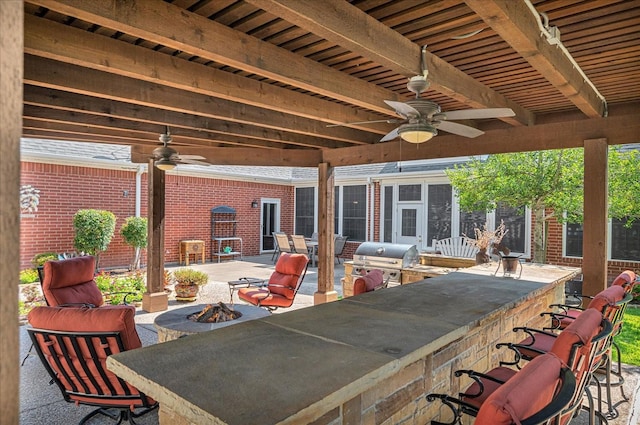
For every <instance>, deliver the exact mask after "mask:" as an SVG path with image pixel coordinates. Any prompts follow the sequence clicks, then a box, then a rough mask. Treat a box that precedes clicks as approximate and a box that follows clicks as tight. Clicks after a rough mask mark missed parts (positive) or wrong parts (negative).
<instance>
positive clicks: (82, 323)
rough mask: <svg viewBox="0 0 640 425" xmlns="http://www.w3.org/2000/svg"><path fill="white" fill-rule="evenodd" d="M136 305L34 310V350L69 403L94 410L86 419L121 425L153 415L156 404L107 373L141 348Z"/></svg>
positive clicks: (31, 321) (30, 332) (29, 318)
mask: <svg viewBox="0 0 640 425" xmlns="http://www.w3.org/2000/svg"><path fill="white" fill-rule="evenodd" d="M135 312H136V309H135V307H133V306H124V305H119V306H104V307H100V308H90V307H36V308H34V309H32V310H31V311H30V312H29V315H28V320H29V324H30V325H31V326H32V327H31V328H29V329H27V331H28V333H29V336H30V338H31V340H32V342H33V345H34V347H35V349H36V351H37V353H38V356H39V357H40V360H41V361H42V364H43V365H44V367H45V369H46V370H47V372H48V373H49V375H50V376H51V379H52V381H53V382H55V383H56V384H57V385H58V388H60V391H61V392H62V396H63V397H64V399H65V401H68V402H70V403H74V404H85V405H89V406H96V407H98V409H96V410H93V411H92V412H91V413H89V414H88V415H87V416H85V417H84V418H83V419H82V420H81V422H80V424H84V423H85V422H86V421H88V420H89V419H91V418H93V417H94V416H96V415H98V414H101V415H105V416H108V417H110V418H112V419H114V420H117V421H118V423H121V422H122V421H129V422H130V423H134V421H133V419H134V418H137V417H140V416H142V415H145V414H147V413H149V412H150V411H152V410H154V409H156V408H157V407H158V403H157V402H156V401H155V400H153V399H152V398H150V397H147V396H146V395H145V394H143V393H142V392H140V391H138V390H137V389H136V388H135V387H133V386H131V385H129V384H128V383H127V382H126V381H124V380H123V379H121V378H119V377H118V376H116V375H115V374H114V373H113V372H111V371H109V370H108V369H107V368H106V361H107V357H109V356H110V355H112V354H116V353H119V352H122V351H126V350H133V349H136V348H140V347H141V346H142V343H141V341H140V338H139V337H138V333H137V331H136V327H135V322H134V316H135Z"/></svg>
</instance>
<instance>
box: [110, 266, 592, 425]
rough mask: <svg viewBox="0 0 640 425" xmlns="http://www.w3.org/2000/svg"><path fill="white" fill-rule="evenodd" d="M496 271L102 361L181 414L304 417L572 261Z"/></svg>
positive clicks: (458, 332)
mask: <svg viewBox="0 0 640 425" xmlns="http://www.w3.org/2000/svg"><path fill="white" fill-rule="evenodd" d="M494 271H495V265H493V266H476V267H472V268H469V269H463V270H459V271H457V272H453V273H451V274H448V275H445V276H440V277H434V278H431V279H427V280H425V281H421V282H416V283H412V284H408V285H403V286H397V287H393V288H388V289H384V290H381V291H375V292H370V293H366V294H362V295H359V296H357V297H351V298H347V299H344V300H341V301H337V302H332V303H327V304H321V305H317V306H314V307H310V308H305V309H300V310H295V311H291V312H287V313H283V314H277V315H271V316H269V317H266V318H262V319H257V320H253V321H249V322H245V323H239V324H237V325H234V326H230V327H225V328H222V329H217V330H215V331H211V332H204V333H199V334H196V335H189V336H187V337H184V338H180V339H178V340H175V341H170V342H166V343H162V344H156V345H153V346H149V347H145V348H141V349H138V350H133V351H128V352H124V353H121V354H117V355H115V356H112V357H110V358H109V359H108V361H107V364H108V367H109V369H111V370H112V371H114V372H115V373H116V374H117V375H119V376H120V377H122V378H124V379H125V380H127V381H128V382H130V383H131V384H133V385H135V386H136V387H138V388H139V389H140V390H141V391H143V392H145V393H147V394H148V395H150V396H152V397H153V398H155V399H156V400H158V401H159V402H160V403H161V405H164V407H166V408H168V409H170V410H171V411H172V412H173V413H175V414H176V415H178V416H179V417H182V418H184V419H185V420H186V421H190V422H193V423H212V424H229V425H248V424H261V425H265V424H277V423H296V424H299V423H309V422H312V421H314V420H316V419H317V418H318V417H319V416H318V415H319V414H321V412H328V411H329V410H331V409H335V408H336V407H337V406H340V405H341V403H344V402H345V401H346V400H349V399H351V398H352V397H354V396H355V395H357V394H359V393H361V392H362V391H363V390H365V389H367V388H371V387H372V386H374V385H376V383H377V382H380V381H381V380H383V379H385V378H386V377H388V376H390V375H391V374H393V373H397V371H398V369H400V368H402V367H404V366H406V365H408V364H410V363H411V362H413V361H415V360H416V359H419V358H421V357H424V356H425V354H427V353H432V352H434V351H435V350H438V349H440V348H442V347H444V346H445V345H447V344H449V343H451V342H452V341H455V340H456V339H459V338H461V337H462V336H463V335H464V334H465V333H466V332H467V331H468V330H469V328H470V327H474V326H477V324H478V323H479V322H480V321H481V320H482V319H483V318H484V317H486V316H488V315H490V314H493V313H495V312H496V311H500V310H501V309H505V308H509V306H513V305H516V304H517V303H519V302H522V300H524V299H529V298H530V297H535V296H536V293H537V292H538V291H540V290H541V289H542V288H545V287H547V286H548V285H550V284H558V283H563V282H565V281H567V280H569V279H571V278H572V277H574V276H575V275H576V274H577V273H579V271H580V269H577V268H571V267H556V266H545V265H533V264H526V265H524V271H523V273H522V277H521V278H520V279H509V278H501V277H499V276H500V275H499V276H498V277H494V276H493V272H494ZM161 418H162V417H161ZM185 423H188V422H185Z"/></svg>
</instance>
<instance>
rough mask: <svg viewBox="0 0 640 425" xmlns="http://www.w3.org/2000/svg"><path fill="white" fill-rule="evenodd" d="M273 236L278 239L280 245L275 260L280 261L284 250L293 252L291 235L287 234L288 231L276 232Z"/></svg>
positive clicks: (277, 243)
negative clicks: (290, 240)
mask: <svg viewBox="0 0 640 425" xmlns="http://www.w3.org/2000/svg"><path fill="white" fill-rule="evenodd" d="M273 237H274V239H275V241H276V245H277V246H278V251H277V254H276V256H275V261H278V258H279V257H280V254H282V253H283V252H288V253H292V252H293V249H292V248H291V244H290V243H289V237H288V236H287V234H286V233H274V234H273ZM272 259H273V258H272Z"/></svg>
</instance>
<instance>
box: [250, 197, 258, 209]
mask: <svg viewBox="0 0 640 425" xmlns="http://www.w3.org/2000/svg"><path fill="white" fill-rule="evenodd" d="M251 208H258V201H257V200H255V199H254V200H253V201H252V202H251Z"/></svg>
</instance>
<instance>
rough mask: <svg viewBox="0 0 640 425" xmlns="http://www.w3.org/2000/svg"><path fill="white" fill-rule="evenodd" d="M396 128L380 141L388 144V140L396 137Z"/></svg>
mask: <svg viewBox="0 0 640 425" xmlns="http://www.w3.org/2000/svg"><path fill="white" fill-rule="evenodd" d="M399 128H400V127H398V128H395V129H393V130H391V131H390V132H389V133H387V134H386V135H385V136H384V137H383V138H382V139H380V141H381V142H388V141H389V140H393V139H395V138H396V137H398V129H399Z"/></svg>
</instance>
